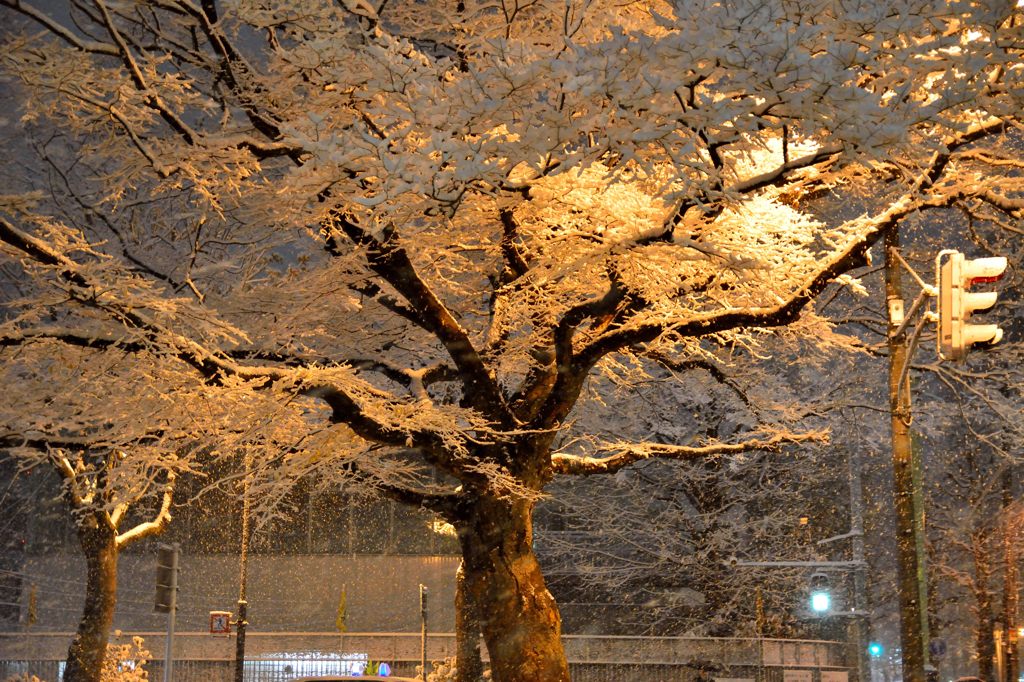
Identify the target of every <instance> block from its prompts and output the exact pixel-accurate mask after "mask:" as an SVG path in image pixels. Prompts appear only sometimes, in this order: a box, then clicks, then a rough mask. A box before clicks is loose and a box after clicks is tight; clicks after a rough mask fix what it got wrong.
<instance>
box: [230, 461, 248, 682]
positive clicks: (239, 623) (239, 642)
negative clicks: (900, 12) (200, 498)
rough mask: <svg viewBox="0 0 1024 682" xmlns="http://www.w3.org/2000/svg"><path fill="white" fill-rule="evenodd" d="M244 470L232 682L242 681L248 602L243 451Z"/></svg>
mask: <svg viewBox="0 0 1024 682" xmlns="http://www.w3.org/2000/svg"><path fill="white" fill-rule="evenodd" d="M244 457H245V472H244V476H243V478H242V546H241V549H240V551H239V556H238V618H237V619H236V621H235V626H236V628H237V631H236V632H237V635H236V637H235V678H234V682H242V678H243V675H244V672H245V629H246V626H247V625H248V624H249V622H248V621H247V620H246V618H247V616H248V606H249V603H248V602H247V601H246V598H245V596H246V595H245V585H246V581H247V569H248V564H249V469H250V468H251V463H250V462H251V457H252V454H251V453H250V452H249V450H248V449H247V450H246V452H245V455H244Z"/></svg>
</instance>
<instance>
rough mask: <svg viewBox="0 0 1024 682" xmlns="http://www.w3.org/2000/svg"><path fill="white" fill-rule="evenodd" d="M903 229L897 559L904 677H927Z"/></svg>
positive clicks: (896, 385)
mask: <svg viewBox="0 0 1024 682" xmlns="http://www.w3.org/2000/svg"><path fill="white" fill-rule="evenodd" d="M898 249H899V231H898V229H897V228H895V227H894V228H892V229H891V230H889V232H887V233H886V236H885V299H886V307H887V310H888V316H889V326H888V334H887V336H888V346H889V408H890V414H891V424H892V469H893V490H894V493H895V498H896V499H895V502H896V504H895V511H896V533H897V542H896V559H897V566H898V569H899V570H898V575H899V583H898V586H897V587H898V589H897V592H898V594H899V603H900V644H901V648H902V650H903V682H926V675H925V666H926V665H927V664H928V600H927V583H926V581H925V565H924V505H923V500H922V496H921V462H920V459H919V456H918V455H917V454H916V453H915V452H914V447H913V443H912V441H911V435H910V424H911V421H912V419H911V411H910V373H909V371H908V368H909V364H908V363H909V362H910V353H909V352H908V344H907V338H906V333H905V330H906V327H907V325H906V324H905V323H904V310H903V291H902V286H901V282H900V262H899V253H898Z"/></svg>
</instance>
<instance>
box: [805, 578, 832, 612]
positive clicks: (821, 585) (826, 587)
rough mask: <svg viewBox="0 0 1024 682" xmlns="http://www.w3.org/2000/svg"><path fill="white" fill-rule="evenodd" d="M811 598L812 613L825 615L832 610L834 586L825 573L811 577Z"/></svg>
mask: <svg viewBox="0 0 1024 682" xmlns="http://www.w3.org/2000/svg"><path fill="white" fill-rule="evenodd" d="M810 598H811V611H813V612H814V613H817V614H824V613H828V612H829V611H830V610H831V609H832V586H831V585H830V584H829V580H828V576H827V575H825V574H824V573H815V574H814V575H812V576H811V590H810Z"/></svg>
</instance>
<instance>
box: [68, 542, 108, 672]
mask: <svg viewBox="0 0 1024 682" xmlns="http://www.w3.org/2000/svg"><path fill="white" fill-rule="evenodd" d="M83 526H84V523H83V525H80V526H79V529H78V539H79V543H80V544H81V546H82V552H83V553H84V554H85V563H86V567H87V569H88V576H87V577H86V585H85V608H84V609H83V611H82V619H81V620H80V621H79V623H78V632H77V633H76V634H75V638H74V639H73V640H72V641H71V646H70V647H69V648H68V658H67V668H66V669H65V671H64V682H100V675H101V673H102V671H103V661H104V658H105V657H106V654H107V640H108V638H109V636H110V626H111V625H112V624H113V621H114V606H115V605H116V604H117V545H116V543H115V535H114V531H113V530H111V529H110V528H108V527H105V526H104V525H103V524H100V525H99V526H98V527H92V528H89V527H83Z"/></svg>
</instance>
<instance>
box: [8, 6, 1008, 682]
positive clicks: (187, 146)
mask: <svg viewBox="0 0 1024 682" xmlns="http://www.w3.org/2000/svg"><path fill="white" fill-rule="evenodd" d="M0 6H4V7H7V8H9V12H8V13H7V15H8V16H10V17H11V18H14V17H21V18H24V19H25V20H27V21H29V22H30V23H31V27H30V28H29V29H28V30H27V31H26V32H25V33H24V34H23V35H22V34H18V35H14V36H13V37H11V38H10V39H9V40H7V41H6V43H5V45H4V48H3V52H2V54H3V58H2V59H3V64H4V68H5V70H6V72H7V73H8V74H11V75H13V76H15V77H16V78H17V79H19V80H20V84H21V86H22V89H21V93H22V96H21V98H20V100H19V101H20V107H21V115H22V121H23V123H24V125H25V126H26V130H27V131H28V132H29V134H32V135H34V136H35V138H36V139H37V140H39V143H38V144H39V146H41V147H42V148H43V149H44V151H45V152H46V153H47V155H48V156H49V157H50V158H53V159H55V161H56V165H57V166H58V167H59V168H60V169H61V173H60V175H63V176H64V177H67V178H69V179H70V184H71V185H73V186H75V187H78V188H84V189H76V191H75V192H73V193H72V194H73V196H74V197H76V200H75V202H74V203H75V204H76V205H72V204H71V203H69V202H68V201H67V196H66V194H67V193H66V192H65V190H64V189H63V188H62V185H61V183H62V182H63V177H61V178H56V179H53V180H52V181H51V182H50V183H48V184H41V185H39V186H36V187H34V189H37V190H40V191H41V192H42V194H43V197H42V199H40V200H39V203H37V204H35V205H32V204H31V203H30V200H31V199H32V198H33V197H26V196H24V195H23V194H21V193H19V196H17V197H10V198H6V199H5V201H4V204H3V209H4V210H3V213H4V215H3V217H2V218H0V240H2V241H3V244H4V253H5V257H6V258H7V259H8V262H10V263H12V264H11V265H9V266H8V269H7V270H6V271H5V272H7V273H12V272H17V273H19V274H20V273H21V272H24V273H28V274H30V275H31V276H32V286H31V290H30V291H27V292H26V294H25V295H24V296H21V297H19V300H18V301H16V302H15V301H12V304H13V303H17V312H16V313H15V314H11V315H9V316H8V317H7V318H6V319H5V321H4V325H3V327H2V328H0V335H2V338H3V340H4V345H5V346H8V347H11V346H13V347H14V348H16V349H18V350H17V351H10V350H9V351H5V353H10V352H20V351H21V349H24V348H27V347H29V346H33V345H35V344H43V343H45V344H50V345H51V346H59V347H61V350H60V352H59V355H58V357H60V356H63V354H64V352H65V350H64V348H66V349H67V352H69V353H75V352H83V350H82V349H87V350H89V351H93V352H95V351H98V350H101V349H103V348H107V349H112V350H115V351H116V352H118V353H121V354H124V355H126V356H130V357H132V358H137V361H136V362H133V363H132V369H133V370H134V369H135V368H138V370H139V371H140V372H142V371H144V368H145V367H146V366H147V365H148V364H150V363H157V362H159V363H166V366H167V367H168V368H169V370H171V369H173V371H174V372H175V373H176V374H175V377H174V380H175V381H180V382H181V385H182V386H185V385H189V386H191V388H189V389H186V390H185V391H184V392H182V393H181V395H182V396H183V397H187V396H192V397H193V399H197V397H198V396H199V395H201V394H202V390H203V389H209V390H210V393H209V395H210V399H211V400H218V401H219V399H218V397H217V393H218V392H219V391H225V392H226V393H228V395H227V396H225V397H224V398H223V401H222V402H220V401H219V402H220V407H219V408H218V409H225V410H227V412H229V413H230V412H232V409H233V408H234V406H236V405H237V406H238V410H239V414H240V415H245V414H246V410H247V409H251V408H250V407H247V406H248V405H249V402H247V400H251V401H254V402H256V403H260V402H261V401H264V402H265V403H266V404H267V405H269V406H271V407H267V408H266V410H267V412H268V413H274V410H280V411H282V412H283V413H286V414H291V415H293V418H292V419H290V420H288V421H289V429H290V430H291V432H292V438H291V440H290V442H289V441H287V440H286V439H285V438H283V437H280V436H281V434H282V431H281V430H280V428H278V427H276V425H265V426H266V428H268V429H269V428H271V426H273V427H274V428H273V431H272V432H271V433H266V434H264V433H262V429H263V426H261V427H260V428H256V429H255V431H253V432H251V433H248V434H247V433H245V431H246V429H245V428H244V427H245V425H246V424H245V423H243V422H246V423H248V420H247V419H246V417H244V416H242V417H240V419H238V420H234V421H232V420H230V419H228V420H225V421H226V423H225V424H224V430H225V432H226V433H228V434H232V439H234V440H235V442H237V443H239V444H240V445H245V446H247V447H266V453H267V456H266V457H265V458H263V459H264V460H265V462H267V463H275V464H282V465H288V466H290V467H291V468H288V466H286V467H285V470H288V471H293V470H296V469H299V470H302V469H303V467H306V468H309V467H315V466H320V465H322V463H323V462H325V461H333V462H336V463H337V462H343V463H344V468H345V470H346V471H347V472H348V473H349V474H350V475H352V476H355V477H356V478H357V479H358V480H360V481H363V482H365V483H366V485H368V486H372V487H374V488H376V489H377V490H379V491H380V492H382V493H384V494H387V495H390V496H392V497H394V498H395V499H398V500H400V501H403V502H407V503H410V504H413V505H417V506H421V507H423V508H425V509H428V510H431V511H433V512H434V513H436V514H437V515H439V516H441V517H443V518H444V519H445V520H446V521H448V522H449V523H451V524H452V525H453V526H454V527H455V529H456V531H457V533H458V536H459V540H460V544H461V549H462V554H463V560H464V572H465V580H466V587H467V591H468V594H469V596H470V598H471V599H473V601H474V602H475V603H476V605H477V606H478V607H479V611H480V613H481V615H482V629H483V634H484V638H485V641H486V643H487V646H488V650H489V653H490V658H491V663H492V668H493V672H494V678H495V679H496V680H501V681H507V680H524V681H525V680H543V681H544V682H553V681H557V680H567V679H568V667H567V664H566V661H565V656H564V652H563V649H562V646H561V642H560V637H559V635H560V633H561V622H560V617H559V614H558V608H557V605H556V604H555V602H554V600H553V599H552V598H551V595H550V594H549V592H548V590H547V589H546V586H545V583H544V578H543V576H542V574H541V570H540V566H539V564H538V562H537V560H536V556H535V555H534V551H533V546H532V539H533V538H532V511H533V509H534V506H535V504H536V502H537V500H538V499H539V498H541V497H542V496H543V495H544V491H545V489H546V487H547V485H548V484H549V483H550V482H551V481H552V480H553V479H554V478H555V477H557V476H570V475H579V474H595V473H615V472H618V471H621V470H623V469H624V468H626V467H628V466H630V465H631V464H634V463H636V462H639V461H641V460H645V459H648V458H666V459H700V458H705V457H711V456H718V457H726V458H727V457H729V456H731V455H734V454H736V453H742V452H748V451H753V450H770V449H774V448H779V447H782V446H783V445H784V444H786V443H792V442H798V441H804V440H809V439H817V438H820V437H821V433H820V432H819V431H818V430H817V429H816V428H810V427H801V426H799V425H798V424H795V423H794V422H795V421H797V419H796V418H797V417H799V416H800V413H801V411H800V409H799V408H797V407H796V406H793V405H791V404H787V403H773V396H770V395H766V396H761V398H762V399H763V400H764V401H765V402H766V404H765V405H764V406H763V409H759V410H757V411H756V414H757V416H758V419H759V421H758V423H756V424H754V425H752V426H750V427H749V428H745V429H743V430H741V431H738V432H735V433H732V434H731V435H730V436H729V437H728V438H726V439H720V438H716V437H714V436H706V435H705V434H703V433H686V432H680V433H677V434H675V436H676V439H675V440H674V441H673V442H668V443H666V442H657V441H654V440H646V439H644V438H643V437H642V436H641V437H640V438H639V439H627V438H622V437H618V436H616V437H611V438H602V437H599V436H598V435H597V434H593V433H587V432H585V431H584V430H582V429H581V428H579V425H577V424H576V417H577V416H579V415H580V414H583V413H585V412H586V404H587V403H588V402H589V401H592V400H603V401H605V402H609V401H611V400H614V397H615V396H614V395H613V394H608V393H606V392H604V391H602V393H601V394H600V395H597V394H596V393H594V392H590V391H589V390H588V387H589V386H590V385H591V383H592V381H596V380H597V379H598V378H599V379H600V381H602V382H603V383H606V384H607V385H608V386H610V387H619V388H621V390H623V391H626V392H628V391H630V387H632V386H635V385H636V384H637V382H638V381H642V380H643V379H644V377H647V376H650V375H651V374H652V372H654V371H656V370H655V368H656V367H658V366H659V365H666V366H669V367H671V366H675V365H677V364H678V363H680V362H684V363H685V362H690V361H696V362H703V363H706V364H707V365H708V366H711V367H715V366H719V367H720V366H735V365H741V364H742V363H744V362H745V361H746V360H747V359H748V358H750V357H751V356H752V355H756V354H757V353H758V352H759V348H760V347H761V346H762V341H763V340H764V339H765V338H767V337H768V336H769V335H770V336H772V337H776V338H778V340H779V341H792V342H793V343H799V342H802V341H807V340H811V341H813V342H814V343H815V344H817V345H818V346H820V347H823V348H824V347H828V346H830V345H842V344H843V343H844V341H843V340H842V339H841V338H840V337H838V336H836V335H835V334H833V333H832V332H831V331H830V328H829V326H828V324H827V323H826V322H825V321H824V320H822V318H821V317H820V316H818V315H816V314H815V312H814V310H813V305H812V302H813V301H814V300H815V298H816V297H818V296H819V295H820V294H821V293H822V292H823V291H825V290H826V289H827V288H828V287H829V286H830V285H832V283H833V282H836V281H837V280H840V283H841V284H842V283H848V280H847V279H845V278H844V273H846V272H847V271H849V270H850V269H851V268H853V267H855V266H857V265H860V264H862V263H863V262H864V259H865V254H866V253H867V251H868V249H869V248H870V246H871V245H872V244H873V243H875V242H876V241H877V240H878V239H879V238H880V236H881V235H882V234H883V233H884V232H885V231H886V230H888V229H891V228H893V227H894V226H896V225H898V224H899V223H900V221H901V220H903V219H904V218H906V217H907V216H910V215H915V214H917V213H918V212H920V211H924V210H926V209H929V208H933V207H942V206H948V205H951V204H953V203H955V202H958V201H964V200H965V199H966V200H975V199H976V200H978V201H984V202H985V203H986V204H987V205H988V206H990V207H993V208H994V209H997V210H1000V211H1003V212H1007V213H1011V214H1012V213H1013V212H1015V211H1019V210H1020V204H1021V201H1022V199H1021V198H1020V193H1019V189H1020V188H1019V186H1017V185H1016V184H1014V183H1010V184H1007V177H1008V176H1009V175H1011V173H1009V172H1008V169H1007V166H1006V165H1005V162H1006V161H1007V159H1014V158H1016V152H1015V149H1016V148H1015V147H1014V146H1013V145H1012V144H1011V143H1009V142H1008V140H1010V139H1012V138H1011V131H1012V128H1013V126H1014V125H1018V124H1019V123H1020V111H1021V78H1022V73H1024V72H1022V67H1021V48H1022V41H1021V35H1020V29H1019V23H1020V16H1019V15H1020V11H1019V10H1018V9H1017V8H1015V7H1014V6H1012V5H1010V4H1007V3H987V2H976V3H972V2H956V3H952V4H951V3H948V2H926V1H918V0H907V1H904V2H898V3H896V4H892V3H884V4H883V3H876V2H872V1H867V0H864V1H858V0H849V1H843V0H839V1H836V0H801V1H798V2H761V1H760V0H738V1H736V2H702V1H700V0H697V1H695V2H682V1H680V2H657V1H656V0H652V1H650V2H642V3H634V4H630V5H627V6H625V7H622V6H620V5H618V4H616V3H611V2H607V1H606V0H594V1H592V2H585V1H581V2H573V1H572V0H557V1H555V0H535V1H533V2H522V3H519V2H501V3H491V2H475V1H473V0H470V1H460V2H457V3H440V2H439V3H426V4H424V3H416V2H404V1H402V0H392V2H388V3H383V4H381V5H380V6H377V5H370V4H369V3H364V2H345V3H343V4H340V5H339V4H333V3H331V2H327V1H326V0H308V1H304V2H301V3H272V2H265V1H262V0H234V1H232V2H222V3H221V2H216V1H215V0H201V1H200V2H194V1H193V0H159V2H132V1H130V0H92V1H90V2H78V1H76V2H71V3H68V5H67V6H66V7H63V8H62V10H61V11H60V12H55V13H53V14H48V13H47V12H44V11H43V10H42V9H40V8H39V7H38V6H36V5H33V4H32V3H31V2H25V1H23V0H0ZM39 29H43V30H42V31H40V30H39ZM58 147H59V148H60V149H58ZM968 160H970V162H969V163H968ZM853 195H860V196H861V197H871V200H870V202H866V205H868V206H869V209H868V210H866V211H863V212H857V213H854V212H849V213H844V212H843V211H842V210H841V207H840V208H839V209H838V210H837V208H836V204H837V201H836V200H838V202H839V203H842V202H843V200H844V198H846V197H850V196H853ZM829 196H831V197H833V200H830V201H821V200H822V199H823V197H829ZM816 200H818V201H817V202H816ZM47 216H49V217H47ZM61 216H63V217H61ZM58 218H59V219H58ZM11 307H14V306H13V305H12V306H11ZM771 330H776V331H775V332H774V333H773V332H772V331H771ZM7 357H9V356H5V360H6V359H7ZM111 381H112V382H117V383H119V382H120V381H121V379H120V378H116V377H115V378H112V379H111ZM189 382H192V383H191V384H189ZM247 393H248V394H251V396H252V397H251V398H247V397H246V394H247ZM203 395H205V394H203ZM185 402H186V403H191V402H192V401H191V400H186V401H185ZM182 409H184V410H186V411H187V410H190V409H193V410H194V409H197V408H195V407H194V406H189V405H186V406H184V407H183V408H182ZM255 423H257V424H261V425H263V424H264V422H262V421H260V420H256V421H255ZM8 428H10V429H11V430H12V431H17V432H19V433H21V432H25V433H26V435H30V434H31V432H32V430H33V429H34V428H35V426H34V425H33V424H32V420H31V419H28V418H26V417H25V415H20V416H19V415H17V414H15V415H13V421H12V424H10V425H9V427H8Z"/></svg>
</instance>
